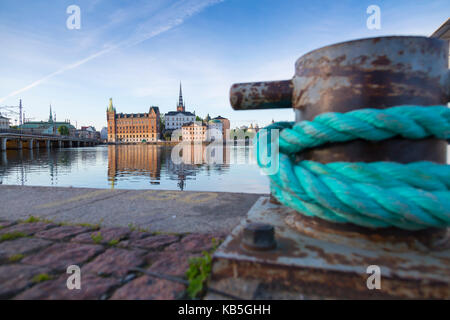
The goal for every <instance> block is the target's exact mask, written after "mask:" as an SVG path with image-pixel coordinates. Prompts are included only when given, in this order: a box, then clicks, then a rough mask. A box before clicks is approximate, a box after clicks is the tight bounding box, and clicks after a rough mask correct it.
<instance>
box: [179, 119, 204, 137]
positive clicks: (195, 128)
mask: <svg viewBox="0 0 450 320" xmlns="http://www.w3.org/2000/svg"><path fill="white" fill-rule="evenodd" d="M207 129H208V126H207V125H206V124H205V123H204V122H201V121H198V122H197V121H194V122H189V123H186V124H184V125H183V126H182V127H181V136H182V139H183V141H189V142H203V141H206V140H207V133H206V131H207Z"/></svg>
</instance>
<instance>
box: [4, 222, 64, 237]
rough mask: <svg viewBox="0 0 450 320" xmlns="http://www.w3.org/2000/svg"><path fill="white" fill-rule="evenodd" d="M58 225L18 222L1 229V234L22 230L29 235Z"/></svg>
mask: <svg viewBox="0 0 450 320" xmlns="http://www.w3.org/2000/svg"><path fill="white" fill-rule="evenodd" d="M54 227H56V224H53V223H46V222H32V223H18V224H15V225H13V226H10V227H8V228H3V229H0V235H2V234H5V233H13V232H21V233H23V234H25V235H27V236H30V235H32V234H35V233H36V232H39V231H43V230H47V229H50V228H54Z"/></svg>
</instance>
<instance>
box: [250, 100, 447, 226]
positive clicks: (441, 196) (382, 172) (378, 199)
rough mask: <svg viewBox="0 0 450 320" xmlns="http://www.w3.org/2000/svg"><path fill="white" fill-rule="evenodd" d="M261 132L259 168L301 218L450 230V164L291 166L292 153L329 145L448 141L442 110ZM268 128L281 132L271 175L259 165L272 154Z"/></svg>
mask: <svg viewBox="0 0 450 320" xmlns="http://www.w3.org/2000/svg"><path fill="white" fill-rule="evenodd" d="M265 129H266V130H261V131H260V132H258V134H257V136H256V146H257V148H256V152H257V162H258V165H259V166H260V167H261V168H262V169H263V171H265V172H270V174H269V178H270V181H271V193H272V194H273V195H274V196H275V197H276V198H277V199H278V200H279V201H280V202H281V203H282V204H284V205H286V206H288V207H291V208H293V209H295V210H297V211H299V212H300V213H302V214H304V215H307V216H313V217H319V218H322V219H325V220H328V221H331V222H335V223H353V224H356V225H360V226H365V227H369V228H385V227H392V226H394V227H397V228H401V229H407V230H419V229H424V228H428V227H436V228H446V227H448V226H450V191H449V188H450V166H447V165H442V164H436V163H433V162H427V161H421V162H414V163H409V164H400V163H395V162H372V163H361V162H357V163H349V162H334V163H328V164H321V163H318V162H314V161H298V162H297V161H296V160H295V156H296V153H298V152H301V151H303V150H305V149H309V148H314V147H317V146H320V145H323V144H325V143H330V142H332V143H336V142H344V141H351V140H354V139H364V140H368V141H380V140H383V139H389V138H392V137H395V136H400V137H403V138H407V139H422V138H426V137H436V138H439V139H444V140H449V139H450V109H449V108H447V107H446V106H431V107H420V106H400V107H393V108H389V109H384V110H379V109H361V110H356V111H351V112H348V113H345V114H342V113H325V114H321V115H319V116H317V117H316V118H315V119H314V120H313V121H302V122H299V123H293V122H279V123H274V124H272V125H270V126H268V127H267V128H265ZM273 129H278V130H280V136H279V141H278V142H279V149H280V153H279V154H278V155H277V156H278V161H279V170H277V171H276V173H272V172H271V171H270V170H269V169H270V165H266V164H264V163H263V161H262V159H261V156H262V155H267V154H268V155H269V156H270V152H271V143H270V142H271V140H272V139H271V133H272V130H273ZM263 142H264V143H263ZM273 160H274V159H272V163H271V165H273V163H274V161H273Z"/></svg>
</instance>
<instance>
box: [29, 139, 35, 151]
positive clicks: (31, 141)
mask: <svg viewBox="0 0 450 320" xmlns="http://www.w3.org/2000/svg"><path fill="white" fill-rule="evenodd" d="M33 144H34V139H30V140H28V149H33V147H34V146H33Z"/></svg>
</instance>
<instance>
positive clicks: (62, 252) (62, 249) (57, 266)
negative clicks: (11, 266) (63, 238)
mask: <svg viewBox="0 0 450 320" xmlns="http://www.w3.org/2000/svg"><path fill="white" fill-rule="evenodd" d="M103 250H104V248H103V246H100V245H87V244H77V243H57V244H54V245H52V246H50V247H48V248H46V249H44V250H42V251H40V252H38V253H36V254H33V255H31V256H28V257H25V258H24V259H23V260H22V262H23V263H25V264H31V265H38V266H46V267H48V268H51V269H53V270H58V271H65V270H66V269H67V267H68V266H70V265H73V264H75V265H80V264H81V263H83V262H86V261H87V260H89V259H90V258H92V257H94V256H95V255H97V254H99V253H100V252H102V251H103ZM80 267H81V266H80Z"/></svg>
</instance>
